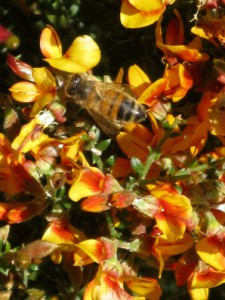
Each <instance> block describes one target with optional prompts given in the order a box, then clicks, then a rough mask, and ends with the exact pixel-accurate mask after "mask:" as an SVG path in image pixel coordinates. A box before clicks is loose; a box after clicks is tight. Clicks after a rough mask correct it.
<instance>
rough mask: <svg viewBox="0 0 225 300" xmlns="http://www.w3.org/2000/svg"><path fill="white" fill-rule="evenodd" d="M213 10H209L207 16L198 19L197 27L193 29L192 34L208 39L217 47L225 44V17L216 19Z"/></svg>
mask: <svg viewBox="0 0 225 300" xmlns="http://www.w3.org/2000/svg"><path fill="white" fill-rule="evenodd" d="M211 11H212V10H210V9H207V10H206V14H205V15H204V16H203V15H202V16H201V17H200V18H198V19H197V22H196V25H195V26H194V27H192V29H191V32H192V33H194V34H196V35H198V36H200V37H201V38H204V39H207V40H209V41H210V42H212V43H213V44H215V45H218V43H220V44H221V45H223V44H224V43H225V34H224V33H225V32H224V26H225V17H224V16H220V17H217V16H216V17H214V16H213V13H212V12H211Z"/></svg>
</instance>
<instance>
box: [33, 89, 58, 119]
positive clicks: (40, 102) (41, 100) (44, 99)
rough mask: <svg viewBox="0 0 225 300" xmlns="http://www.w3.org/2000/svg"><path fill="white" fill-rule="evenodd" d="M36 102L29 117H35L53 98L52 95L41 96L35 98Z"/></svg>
mask: <svg viewBox="0 0 225 300" xmlns="http://www.w3.org/2000/svg"><path fill="white" fill-rule="evenodd" d="M35 100H36V102H35V103H34V105H33V107H32V110H31V113H30V117H31V118H32V117H35V116H36V115H37V114H38V113H39V112H40V111H41V110H42V109H43V108H44V107H45V106H46V105H48V104H49V103H50V102H51V101H52V100H53V96H52V94H50V93H48V94H41V95H39V96H38V97H36V99H35Z"/></svg>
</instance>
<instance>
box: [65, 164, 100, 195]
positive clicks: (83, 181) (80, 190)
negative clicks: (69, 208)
mask: <svg viewBox="0 0 225 300" xmlns="http://www.w3.org/2000/svg"><path fill="white" fill-rule="evenodd" d="M104 178H105V176H104V175H103V174H102V172H101V171H100V170H99V169H97V168H91V169H86V168H85V169H83V170H81V172H80V174H79V176H78V178H77V179H76V180H75V182H74V183H73V184H72V186H71V188H70V190H69V197H70V199H71V200H73V201H79V200H80V199H81V198H84V197H88V196H91V195H96V194H98V193H100V192H101V191H102V184H103V180H104Z"/></svg>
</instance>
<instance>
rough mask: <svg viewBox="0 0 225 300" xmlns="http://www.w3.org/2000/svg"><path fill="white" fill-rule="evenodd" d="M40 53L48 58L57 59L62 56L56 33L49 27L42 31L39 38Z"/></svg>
mask: <svg viewBox="0 0 225 300" xmlns="http://www.w3.org/2000/svg"><path fill="white" fill-rule="evenodd" d="M40 48H41V52H42V54H43V55H44V56H45V57H48V58H59V57H61V56H62V45H61V42H60V39H59V37H58V34H57V32H56V31H55V30H54V28H52V27H51V26H48V27H46V28H45V29H43V31H42V33H41V38H40Z"/></svg>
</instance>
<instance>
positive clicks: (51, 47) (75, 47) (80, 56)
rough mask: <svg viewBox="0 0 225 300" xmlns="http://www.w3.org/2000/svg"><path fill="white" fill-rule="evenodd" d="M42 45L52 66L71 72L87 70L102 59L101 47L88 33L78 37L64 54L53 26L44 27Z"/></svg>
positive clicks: (46, 59)
mask: <svg viewBox="0 0 225 300" xmlns="http://www.w3.org/2000/svg"><path fill="white" fill-rule="evenodd" d="M40 47H41V51H42V53H43V55H44V56H45V57H46V58H45V59H44V60H45V61H47V62H48V63H49V64H50V65H51V66H52V67H54V68H56V69H59V70H62V71H65V72H69V73H82V72H86V71H88V70H89V69H92V68H93V67H94V66H96V65H97V64H98V62H99V60H100V50H99V47H98V45H97V44H96V43H95V42H94V40H93V39H92V38H91V37H90V36H88V35H83V36H79V37H77V38H76V39H75V40H74V41H73V43H72V45H71V46H70V47H69V49H68V50H67V51H66V53H65V54H64V55H63V54H62V45H61V41H60V39H59V37H58V34H57V32H56V31H55V30H54V29H53V28H52V27H51V26H48V27H46V28H45V29H43V31H42V33H41V38H40Z"/></svg>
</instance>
